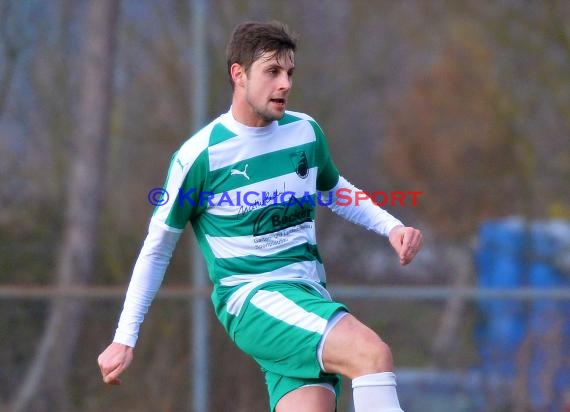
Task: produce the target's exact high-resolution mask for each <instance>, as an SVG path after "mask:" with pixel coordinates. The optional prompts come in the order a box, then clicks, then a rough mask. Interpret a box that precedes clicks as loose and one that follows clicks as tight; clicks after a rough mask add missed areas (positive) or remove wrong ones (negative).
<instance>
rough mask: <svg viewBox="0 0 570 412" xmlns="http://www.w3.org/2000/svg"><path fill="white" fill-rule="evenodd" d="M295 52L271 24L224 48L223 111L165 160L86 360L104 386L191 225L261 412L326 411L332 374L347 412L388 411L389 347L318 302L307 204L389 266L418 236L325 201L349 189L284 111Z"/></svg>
mask: <svg viewBox="0 0 570 412" xmlns="http://www.w3.org/2000/svg"><path fill="white" fill-rule="evenodd" d="M295 50H296V39H295V37H294V36H293V35H292V34H290V32H289V31H288V29H287V27H286V26H284V25H283V24H281V23H278V22H271V23H260V22H246V23H242V24H240V25H238V26H237V27H236V28H235V30H234V32H233V34H232V36H231V38H230V41H229V44H228V47H227V64H228V73H229V77H230V82H231V85H232V89H233V95H232V104H231V107H230V108H229V110H228V112H227V113H224V114H222V115H221V116H219V117H218V118H217V119H215V120H214V121H212V122H211V123H210V124H208V125H207V126H205V127H204V128H203V129H201V130H200V131H198V132H197V133H196V134H195V135H193V136H192V137H191V138H190V139H188V140H187V141H186V142H185V143H184V144H183V145H182V146H181V147H180V149H179V150H178V151H177V152H176V153H175V154H174V156H173V158H172V161H171V164H170V168H169V170H168V175H167V178H166V183H165V186H164V189H166V190H167V191H168V193H170V194H171V196H170V199H169V201H168V202H167V203H166V204H164V205H162V206H157V207H156V209H155V211H154V214H153V216H152V218H151V221H150V225H149V230H148V235H147V237H146V240H145V242H144V245H143V247H142V249H141V252H140V255H139V257H138V259H137V261H136V264H135V267H134V269H133V273H132V278H131V281H130V284H129V288H128V291H127V294H126V298H125V304H124V308H123V311H122V313H121V316H120V319H119V324H118V327H117V330H116V333H115V337H114V339H113V342H112V343H111V344H110V345H109V346H108V347H107V348H106V349H105V351H104V352H103V353H102V354H101V355H100V356H99V358H98V362H99V367H100V369H101V373H102V375H103V380H104V381H105V382H106V383H108V384H118V383H120V380H119V376H120V375H121V373H122V372H123V371H124V370H125V369H126V368H127V367H128V366H129V364H130V363H131V361H132V359H133V351H134V349H133V348H134V347H135V343H136V341H137V337H138V331H139V327H140V324H141V323H142V321H143V318H144V315H145V313H146V312H147V310H148V307H149V306H150V304H151V301H152V299H153V298H154V295H155V294H156V292H157V291H158V289H159V287H160V284H161V282H162V279H163V277H164V273H165V271H166V268H167V266H168V263H169V260H170V257H171V255H172V252H173V250H174V248H175V245H176V242H177V240H178V238H179V237H180V234H181V232H182V231H183V229H184V227H185V226H186V224H187V223H188V222H190V223H191V224H192V228H193V229H194V232H195V234H196V237H197V239H198V243H199V246H200V249H201V251H202V253H203V255H204V257H205V260H206V264H207V267H208V272H209V276H210V279H211V281H212V283H213V292H212V301H213V304H214V309H215V313H216V316H217V317H218V319H219V320H220V322H221V323H222V325H223V327H224V329H225V330H226V331H227V333H228V335H229V336H230V338H231V339H232V341H233V342H234V343H235V344H236V345H237V346H238V347H239V348H240V349H241V350H243V351H244V352H245V353H247V354H248V355H250V356H251V357H253V358H254V359H255V360H256V361H257V363H258V364H259V365H260V366H261V369H262V370H263V372H264V373H265V380H266V383H267V389H268V393H269V401H270V410H271V411H279V412H282V411H292V412H303V411H311V412H321V411H322V412H325V411H326V412H332V411H334V410H335V409H336V405H337V401H338V395H339V388H340V376H341V375H343V376H345V377H347V378H349V379H351V380H352V387H353V391H354V392H353V397H354V404H355V410H356V412H367V411H375V412H382V411H384V412H388V411H389V412H397V411H401V408H400V404H399V401H398V396H397V393H396V379H395V375H394V373H393V364H392V355H391V352H390V349H389V347H388V346H387V345H386V344H385V343H384V342H383V341H382V340H381V339H380V337H378V335H377V334H376V333H375V332H374V331H372V330H371V329H370V328H368V327H367V326H366V325H364V324H363V323H361V322H360V321H359V320H358V319H356V318H355V317H354V316H353V315H351V314H350V313H349V311H348V309H347V308H346V306H344V305H343V304H342V303H338V302H335V301H333V300H332V299H331V296H330V295H329V293H328V292H327V289H326V278H325V271H324V268H323V264H322V261H321V257H320V255H319V252H318V250H317V244H316V239H315V221H314V218H315V206H316V205H318V204H320V203H324V204H326V205H328V207H329V208H331V209H332V210H333V211H334V212H335V213H337V214H339V215H340V216H342V217H344V218H345V219H348V220H349V221H351V222H354V223H357V224H360V225H362V226H364V227H365V228H367V229H370V230H373V231H375V232H377V233H378V234H380V235H384V236H388V238H389V241H390V243H391V245H392V246H393V248H394V249H395V251H396V253H397V254H398V257H399V259H400V263H401V264H402V265H406V264H408V263H409V262H410V261H412V259H413V258H414V256H415V255H416V253H417V252H418V251H419V249H420V248H421V245H422V235H421V233H420V231H419V230H417V229H414V228H411V227H405V226H404V225H403V224H402V223H401V222H400V221H399V220H398V219H396V218H394V217H393V216H391V215H390V214H389V213H387V212H386V211H384V210H382V209H381V208H380V207H378V206H376V205H375V204H374V203H373V202H372V201H371V200H367V201H362V200H361V199H359V200H360V201H359V202H358V205H356V204H355V202H352V203H351V204H348V205H347V202H346V201H345V202H343V203H342V206H339V204H338V203H339V202H336V201H335V199H336V194H337V192H338V190H339V189H344V190H343V193H345V194H346V193H356V192H360V191H359V190H358V189H357V188H356V187H354V186H353V185H352V184H351V183H349V182H348V181H347V180H346V179H344V178H343V177H342V176H340V174H339V172H338V170H337V168H336V167H335V164H334V163H333V161H332V159H331V155H330V153H329V149H328V146H327V142H326V139H325V135H324V133H323V131H322V129H321V128H320V127H319V125H318V124H317V122H316V121H315V120H314V119H312V118H311V117H310V116H308V115H306V114H303V113H297V112H292V111H288V110H286V107H287V100H288V97H289V93H290V91H291V86H292V78H293V72H294V70H295ZM347 189H348V190H350V191H351V192H348V190H347ZM174 194H176V196H174Z"/></svg>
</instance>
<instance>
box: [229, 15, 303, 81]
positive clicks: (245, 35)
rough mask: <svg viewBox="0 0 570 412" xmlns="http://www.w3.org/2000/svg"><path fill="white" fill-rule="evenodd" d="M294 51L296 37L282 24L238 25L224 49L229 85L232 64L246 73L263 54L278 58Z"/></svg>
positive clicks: (257, 23)
mask: <svg viewBox="0 0 570 412" xmlns="http://www.w3.org/2000/svg"><path fill="white" fill-rule="evenodd" d="M296 49H297V35H296V34H293V33H291V32H290V31H289V28H288V27H287V26H286V25H285V24H283V23H280V22H278V21H271V22H267V23H263V22H257V21H247V22H244V23H241V24H239V25H238V26H237V27H236V28H235V29H234V31H233V33H232V35H231V37H230V41H229V42H228V47H227V49H226V60H227V64H228V74H229V76H230V84H231V85H232V87H234V83H233V80H232V75H231V67H232V64H234V63H237V64H240V65H242V66H244V67H245V70H246V72H248V71H249V68H250V67H251V65H252V64H253V62H254V61H256V60H257V59H259V57H260V56H261V55H262V54H263V53H267V52H274V53H275V54H274V55H277V57H278V58H279V57H281V56H284V55H285V54H286V53H287V52H288V51H293V52H295V50H296Z"/></svg>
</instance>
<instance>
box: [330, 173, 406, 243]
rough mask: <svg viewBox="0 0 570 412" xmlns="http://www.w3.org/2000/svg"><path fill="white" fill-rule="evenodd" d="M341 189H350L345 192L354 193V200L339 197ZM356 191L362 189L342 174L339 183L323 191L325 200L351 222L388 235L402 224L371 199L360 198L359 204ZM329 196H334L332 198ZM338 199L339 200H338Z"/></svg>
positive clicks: (332, 208) (358, 191)
mask: <svg viewBox="0 0 570 412" xmlns="http://www.w3.org/2000/svg"><path fill="white" fill-rule="evenodd" d="M339 189H348V190H346V191H344V192H345V195H346V194H347V193H351V194H352V201H351V202H346V199H345V198H341V199H339V198H338V190H339ZM356 193H362V191H361V190H360V189H358V188H357V187H355V186H354V185H353V184H352V183H350V182H349V181H348V180H346V179H345V178H344V177H342V176H340V177H339V179H338V183H337V184H336V186H335V187H334V188H333V189H332V190H330V191H329V192H322V194H323V200H324V201H325V202H326V204H328V207H329V209H331V210H332V211H333V212H335V213H336V214H338V215H339V216H342V217H343V218H345V219H346V220H348V221H349V222H352V223H357V224H359V225H361V226H364V227H365V228H367V229H369V230H372V231H374V232H376V233H378V234H380V235H384V236H388V234H389V233H390V231H391V230H392V229H393V228H394V227H396V226H398V225H402V222H400V221H399V220H398V219H396V218H395V217H394V216H392V215H391V214H390V213H388V212H386V211H385V210H384V209H382V208H381V207H379V206H377V205H375V204H374V202H372V200H371V199H359V200H358V204H357V203H356V201H355V198H354V196H355V194H356ZM329 196H332V199H330V197H329ZM337 200H339V201H338V202H337ZM329 203H330V204H329ZM339 203H340V204H339Z"/></svg>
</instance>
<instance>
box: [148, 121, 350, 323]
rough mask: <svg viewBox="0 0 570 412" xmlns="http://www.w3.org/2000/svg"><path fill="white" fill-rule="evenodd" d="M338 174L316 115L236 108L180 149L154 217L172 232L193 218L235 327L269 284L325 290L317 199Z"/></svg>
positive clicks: (220, 303) (217, 297)
mask: <svg viewBox="0 0 570 412" xmlns="http://www.w3.org/2000/svg"><path fill="white" fill-rule="evenodd" d="M338 179H339V173H338V170H337V168H336V167H335V165H334V164H333V162H332V160H331V157H330V154H329V150H328V147H327V143H326V139H325V136H324V134H323V131H322V130H321V128H320V127H319V125H318V124H317V123H316V122H315V121H314V120H313V119H312V118H311V117H309V116H307V115H305V114H302V113H296V112H291V111H287V112H286V114H285V115H284V117H283V118H282V119H281V120H279V121H274V122H272V123H271V124H269V125H268V126H266V127H247V126H245V125H243V124H241V123H238V122H237V121H236V120H235V119H234V118H233V116H232V114H231V111H230V112H228V113H225V114H223V115H221V116H220V117H218V118H217V119H215V120H214V121H213V122H211V123H210V124H208V125H207V126H206V127H204V128H203V129H201V130H200V131H199V132H197V133H196V134H195V135H193V136H192V137H191V138H190V139H188V140H187V141H186V142H185V143H184V144H183V145H182V146H181V148H180V150H178V151H177V152H176V153H175V154H174V155H173V157H172V160H171V163H170V167H169V170H168V175H167V178H166V182H165V185H164V189H166V192H167V193H168V195H169V196H168V199H166V198H164V199H163V200H164V201H165V204H163V205H162V206H157V207H156V209H155V211H154V214H153V217H152V221H153V222H154V223H157V224H159V225H161V226H162V227H163V228H165V229H167V230H171V231H182V230H183V229H184V227H185V226H186V224H187V223H188V222H190V223H191V224H192V227H193V229H194V232H195V234H196V237H197V239H198V243H199V246H200V249H201V251H202V254H203V256H204V258H205V261H206V265H207V268H208V273H209V276H210V279H211V281H212V282H213V286H214V288H213V293H212V300H213V303H214V308H215V311H216V314H217V316H218V318H219V319H220V321H221V322H222V324H223V325H224V326H225V327H226V329H228V328H229V325H230V323H231V321H232V319H234V318H235V317H236V316H237V315H238V314H239V313H240V310H241V309H242V307H243V305H244V302H246V300H247V297H248V296H249V295H250V294H251V292H252V291H253V290H255V289H257V288H258V287H260V286H261V285H263V284H266V283H267V282H271V281H276V280H287V281H300V282H305V283H308V284H311V285H312V286H314V287H315V288H317V289H318V290H320V291H321V292H323V291H324V287H325V282H326V278H325V272H324V269H323V265H322V261H321V258H320V256H319V253H318V250H317V244H316V237H315V205H316V204H318V203H319V199H318V196H319V191H328V190H331V189H332V188H333V187H334V186H335V185H336V184H337V182H338ZM166 200H167V201H166ZM324 293H326V291H324Z"/></svg>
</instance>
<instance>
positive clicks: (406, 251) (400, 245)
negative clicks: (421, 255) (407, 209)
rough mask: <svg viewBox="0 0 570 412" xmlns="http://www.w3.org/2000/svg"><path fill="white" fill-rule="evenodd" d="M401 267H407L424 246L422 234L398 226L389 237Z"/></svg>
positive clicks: (410, 228)
mask: <svg viewBox="0 0 570 412" xmlns="http://www.w3.org/2000/svg"><path fill="white" fill-rule="evenodd" d="M388 239H389V240H390V244H391V245H392V247H393V248H394V250H395V251H396V253H397V254H398V257H399V258H400V264H401V265H407V264H408V263H410V262H411V261H412V260H413V259H414V257H416V255H417V254H418V252H419V251H420V249H421V248H422V244H423V236H422V232H420V231H419V230H418V229H415V228H413V227H406V226H403V225H402V226H396V227H395V228H393V229H392V230H391V231H390V234H389V235H388Z"/></svg>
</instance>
